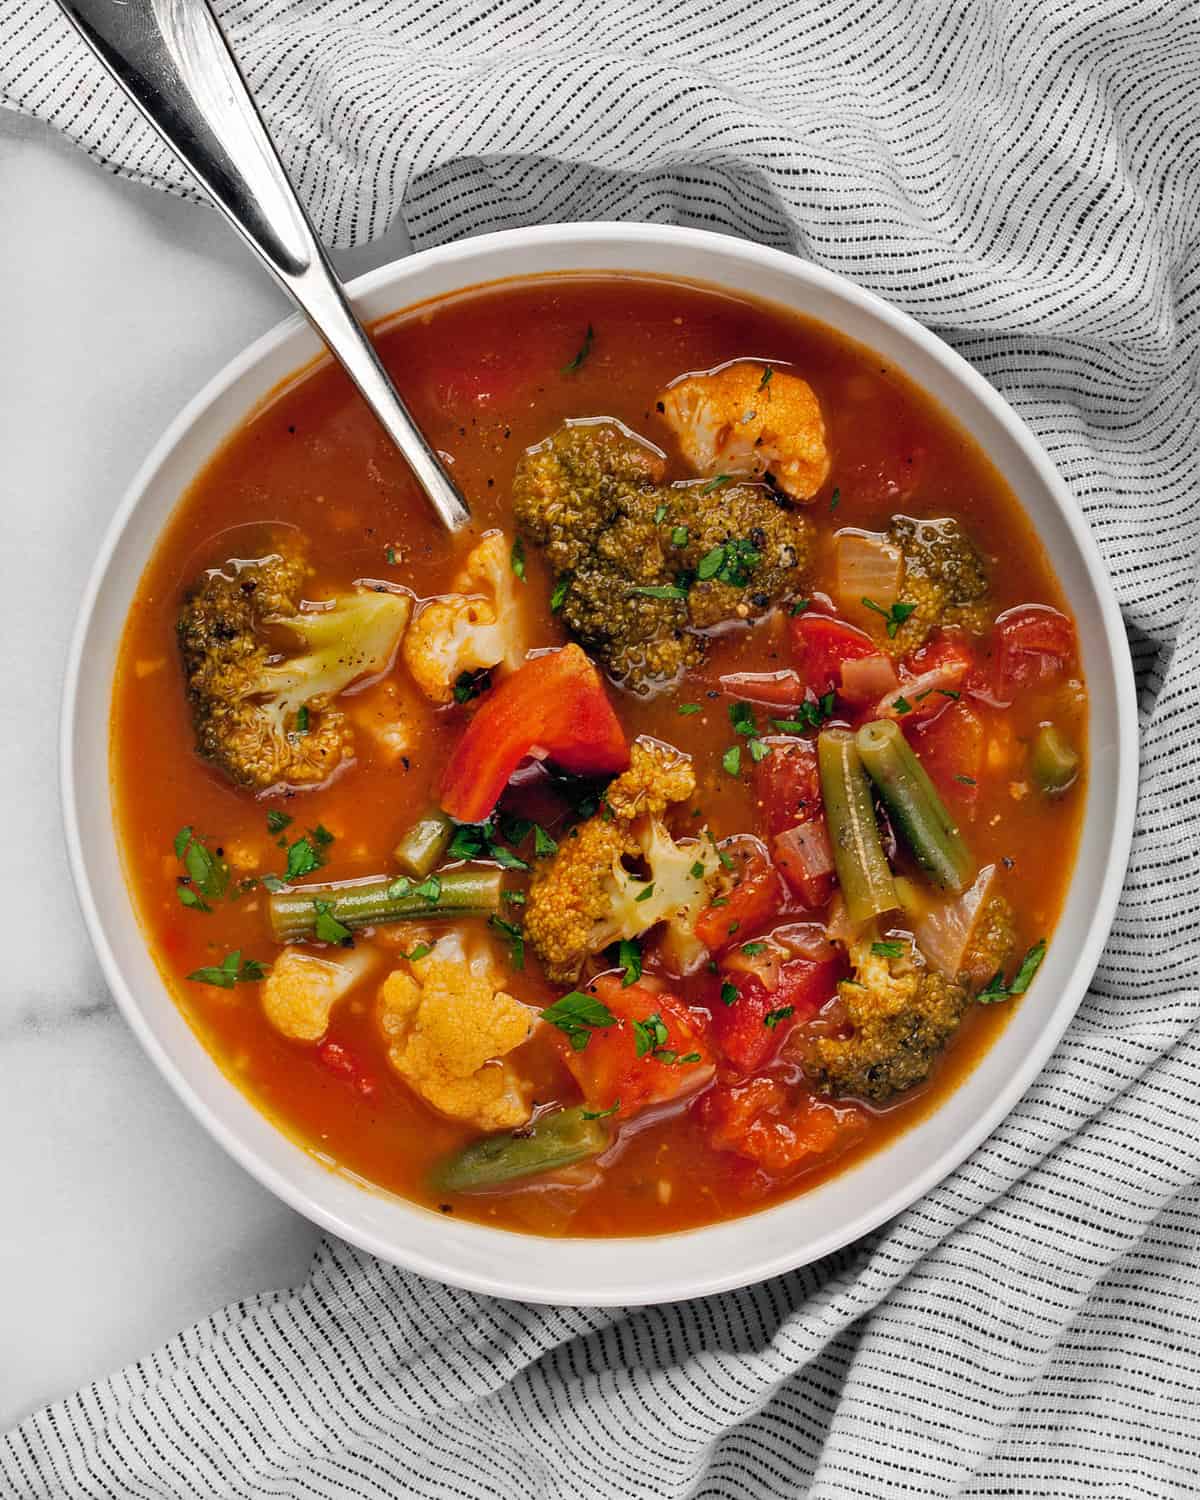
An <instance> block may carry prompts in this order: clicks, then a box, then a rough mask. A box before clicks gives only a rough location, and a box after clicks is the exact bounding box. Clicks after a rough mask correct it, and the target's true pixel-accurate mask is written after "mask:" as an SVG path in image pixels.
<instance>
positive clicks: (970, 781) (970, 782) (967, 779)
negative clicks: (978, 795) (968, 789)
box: [954, 774, 976, 786]
mask: <svg viewBox="0 0 1200 1500" xmlns="http://www.w3.org/2000/svg"><path fill="white" fill-rule="evenodd" d="M954 779H955V781H961V782H962V784H963V786H975V785H976V782H975V778H974V776H962V775H958V774H956V775H955V777H954Z"/></svg>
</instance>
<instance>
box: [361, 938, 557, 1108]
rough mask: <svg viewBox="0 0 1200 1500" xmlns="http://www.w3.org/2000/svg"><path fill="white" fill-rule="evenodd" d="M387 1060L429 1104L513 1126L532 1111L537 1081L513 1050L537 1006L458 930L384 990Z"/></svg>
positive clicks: (381, 1017) (382, 1011) (399, 973)
mask: <svg viewBox="0 0 1200 1500" xmlns="http://www.w3.org/2000/svg"><path fill="white" fill-rule="evenodd" d="M378 1016H379V1026H380V1030H381V1031H382V1032H383V1035H384V1037H385V1039H386V1041H387V1043H388V1061H389V1062H390V1063H391V1065H392V1067H393V1068H394V1069H395V1070H396V1072H397V1073H398V1074H399V1075H400V1077H401V1078H403V1079H404V1081H405V1082H406V1083H407V1084H408V1086H409V1087H410V1088H411V1089H412V1090H413V1091H414V1093H417V1094H419V1095H420V1096H421V1098H422V1099H424V1100H425V1102H426V1104H428V1105H430V1107H431V1108H433V1109H436V1110H438V1111H439V1113H441V1114H443V1115H448V1116H449V1117H450V1118H451V1119H452V1120H462V1121H464V1122H465V1123H467V1124H469V1125H473V1126H475V1127H476V1128H477V1129H479V1130H510V1129H512V1128H513V1127H514V1126H517V1125H523V1124H525V1122H526V1121H527V1120H528V1119H529V1116H530V1114H531V1112H532V1110H531V1106H530V1102H529V1095H530V1085H529V1084H528V1083H527V1082H526V1080H525V1079H523V1078H522V1077H521V1076H520V1074H519V1073H518V1072H517V1070H516V1069H515V1068H514V1067H513V1066H512V1064H511V1063H510V1062H508V1061H507V1060H506V1059H507V1055H508V1053H510V1052H511V1051H512V1050H513V1048H514V1047H519V1046H520V1045H521V1043H522V1042H524V1041H526V1040H527V1039H528V1037H529V1035H530V1033H531V1032H532V1030H533V1024H534V1019H535V1013H534V1012H533V1011H532V1010H530V1009H529V1008H528V1007H527V1006H525V1005H522V1004H521V1002H520V1001H519V1000H514V999H513V997H512V996H511V995H508V994H505V992H504V991H503V990H499V989H497V988H496V984H495V979H494V976H493V974H492V966H491V961H490V959H489V957H488V955H487V954H486V952H483V951H479V952H476V953H475V954H474V955H472V956H471V957H470V958H468V956H467V954H466V952H465V951H464V949H463V945H462V939H461V938H460V937H459V935H458V934H457V933H452V934H447V935H446V936H445V937H443V938H441V939H439V941H438V942H437V943H436V945H435V946H434V948H433V950H432V951H431V952H430V953H428V954H426V956H425V957H424V958H420V959H416V960H415V961H413V962H412V963H410V964H409V968H408V970H405V969H396V970H394V971H393V972H392V973H391V974H389V975H388V977H387V978H386V979H385V980H384V982H383V987H382V989H381V990H380V992H379V1010H378Z"/></svg>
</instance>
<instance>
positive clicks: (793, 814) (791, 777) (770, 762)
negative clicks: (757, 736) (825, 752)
mask: <svg viewBox="0 0 1200 1500" xmlns="http://www.w3.org/2000/svg"><path fill="white" fill-rule="evenodd" d="M766 743H767V744H768V745H769V746H770V748H771V753H770V755H768V756H767V757H766V758H765V759H764V760H760V761H759V763H758V764H757V765H756V766H755V768H754V790H755V792H757V794H758V800H759V803H760V805H761V806H762V809H763V811H764V813H765V814H766V819H767V832H768V833H770V834H776V833H784V832H785V831H786V830H787V829H789V828H794V827H795V826H796V824H797V823H803V822H805V821H806V820H807V819H808V818H812V817H815V816H816V815H817V814H818V813H820V812H821V811H822V810H823V805H822V802H821V778H820V776H819V774H818V772H817V747H816V745H815V744H814V743H813V741H812V740H801V739H785V738H783V737H782V736H780V737H778V738H776V737H774V736H772V737H771V738H770V739H768V740H767V741H766Z"/></svg>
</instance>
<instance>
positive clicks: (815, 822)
mask: <svg viewBox="0 0 1200 1500" xmlns="http://www.w3.org/2000/svg"><path fill="white" fill-rule="evenodd" d="M772 852H773V853H774V855H775V863H776V864H777V865H778V866H779V868H780V869H781V870H782V871H783V874H784V879H785V880H786V881H787V883H788V885H789V886H790V887H791V888H792V890H793V891H795V893H796V894H797V895H798V896H799V897H800V899H801V901H803V902H804V904H805V906H810V907H817V906H823V905H824V904H825V902H826V901H828V899H829V895H830V891H831V889H832V886H833V871H834V863H833V847H832V845H831V844H830V842H829V826H828V824H827V823H826V821H825V818H824V815H823V814H818V815H817V816H816V817H814V818H808V819H806V820H805V821H804V822H803V823H797V824H796V826H795V827H794V828H789V829H788V830H787V831H786V832H785V833H779V834H776V836H775V839H774V842H773V844H772Z"/></svg>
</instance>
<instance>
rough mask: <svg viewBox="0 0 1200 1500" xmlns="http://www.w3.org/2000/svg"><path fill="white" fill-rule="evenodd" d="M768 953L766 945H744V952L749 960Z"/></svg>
mask: <svg viewBox="0 0 1200 1500" xmlns="http://www.w3.org/2000/svg"><path fill="white" fill-rule="evenodd" d="M766 951H767V945H766V943H743V944H742V952H743V953H744V954H746V956H747V957H748V958H755V957H757V956H758V954H760V953H765V952H766Z"/></svg>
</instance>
